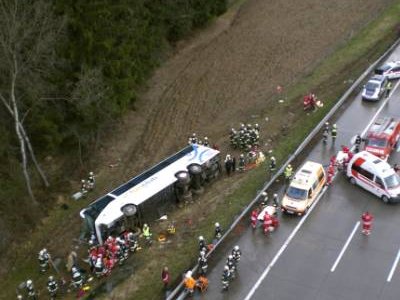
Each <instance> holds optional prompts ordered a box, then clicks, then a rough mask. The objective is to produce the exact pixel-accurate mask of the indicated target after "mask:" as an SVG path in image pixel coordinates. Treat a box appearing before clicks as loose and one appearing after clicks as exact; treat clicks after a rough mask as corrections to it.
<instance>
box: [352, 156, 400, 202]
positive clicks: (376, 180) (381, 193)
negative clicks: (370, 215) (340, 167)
mask: <svg viewBox="0 0 400 300" xmlns="http://www.w3.org/2000/svg"><path fill="white" fill-rule="evenodd" d="M346 175H347V177H349V179H350V182H351V183H352V184H357V185H359V186H361V187H362V188H364V189H366V190H367V191H369V192H371V193H373V194H375V195H376V196H378V197H379V198H381V199H382V201H383V202H385V203H388V202H400V177H399V175H397V173H396V172H395V171H394V170H393V168H392V167H391V166H390V165H389V164H388V163H387V162H385V161H384V160H382V159H380V158H378V157H376V156H375V155H373V154H371V153H369V152H367V151H362V152H359V153H357V154H356V155H354V156H353V158H352V159H351V160H350V162H349V164H348V165H347V171H346Z"/></svg>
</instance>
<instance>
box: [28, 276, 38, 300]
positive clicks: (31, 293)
mask: <svg viewBox="0 0 400 300" xmlns="http://www.w3.org/2000/svg"><path fill="white" fill-rule="evenodd" d="M26 292H27V294H28V299H32V300H37V295H36V291H35V288H34V286H33V282H32V280H31V279H28V280H27V281H26Z"/></svg>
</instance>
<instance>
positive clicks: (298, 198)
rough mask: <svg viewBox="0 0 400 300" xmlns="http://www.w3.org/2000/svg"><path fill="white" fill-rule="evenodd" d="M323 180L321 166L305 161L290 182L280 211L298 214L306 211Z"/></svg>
mask: <svg viewBox="0 0 400 300" xmlns="http://www.w3.org/2000/svg"><path fill="white" fill-rule="evenodd" d="M325 181H326V179H325V171H324V168H323V166H322V165H321V164H319V163H316V162H312V161H307V162H306V163H305V164H304V165H303V166H302V167H301V168H300V170H299V171H297V172H296V175H294V177H293V180H292V181H291V182H290V185H289V187H288V189H287V190H286V192H285V195H284V196H283V199H282V203H281V208H282V211H283V212H286V213H288V214H296V215H299V216H301V215H303V214H305V213H307V210H308V208H309V207H310V206H311V205H312V204H313V202H314V200H315V199H316V198H317V196H318V195H319V193H320V192H321V190H322V188H323V187H324V185H325Z"/></svg>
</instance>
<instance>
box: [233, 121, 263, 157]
mask: <svg viewBox="0 0 400 300" xmlns="http://www.w3.org/2000/svg"><path fill="white" fill-rule="evenodd" d="M229 139H230V145H231V147H232V148H233V149H240V150H242V151H250V150H251V149H252V148H253V147H254V146H259V142H260V126H259V125H258V124H254V126H253V125H252V124H247V125H245V124H243V123H242V124H240V128H239V129H238V130H236V129H235V128H232V129H231V131H230V134H229Z"/></svg>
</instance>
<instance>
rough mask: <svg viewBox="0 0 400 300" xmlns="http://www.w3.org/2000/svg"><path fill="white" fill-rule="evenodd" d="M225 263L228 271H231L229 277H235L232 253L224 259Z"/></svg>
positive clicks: (234, 262)
mask: <svg viewBox="0 0 400 300" xmlns="http://www.w3.org/2000/svg"><path fill="white" fill-rule="evenodd" d="M226 265H227V266H228V268H229V272H230V273H231V278H232V279H233V278H235V276H236V261H235V260H234V259H233V256H232V255H229V256H228V258H227V260H226Z"/></svg>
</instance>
